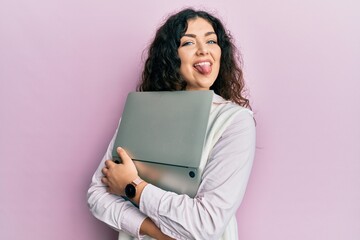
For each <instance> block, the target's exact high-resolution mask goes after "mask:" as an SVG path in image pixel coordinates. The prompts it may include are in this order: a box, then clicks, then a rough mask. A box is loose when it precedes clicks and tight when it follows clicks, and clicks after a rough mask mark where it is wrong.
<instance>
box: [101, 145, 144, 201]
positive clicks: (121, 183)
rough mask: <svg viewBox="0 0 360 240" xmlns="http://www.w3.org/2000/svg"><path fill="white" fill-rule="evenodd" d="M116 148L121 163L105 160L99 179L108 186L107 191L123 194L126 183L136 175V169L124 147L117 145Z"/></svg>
mask: <svg viewBox="0 0 360 240" xmlns="http://www.w3.org/2000/svg"><path fill="white" fill-rule="evenodd" d="M116 150H117V152H118V154H119V156H120V159H121V160H122V163H120V164H116V163H114V162H113V161H112V160H106V161H105V167H104V168H103V169H102V173H103V174H104V177H103V178H102V179H101V181H102V182H103V183H104V184H105V185H106V186H108V192H109V193H112V194H116V195H120V196H125V187H126V185H127V184H129V183H131V182H132V181H133V180H135V179H136V178H137V177H138V171H137V169H136V167H135V164H134V163H133V161H132V159H131V158H130V157H129V155H128V154H127V153H126V151H125V150H124V149H122V148H120V147H118V148H117V149H116Z"/></svg>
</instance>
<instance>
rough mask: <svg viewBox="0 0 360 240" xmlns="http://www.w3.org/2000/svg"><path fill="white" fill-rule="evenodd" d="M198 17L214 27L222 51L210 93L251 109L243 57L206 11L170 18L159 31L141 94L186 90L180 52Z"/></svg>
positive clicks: (143, 75)
mask: <svg viewBox="0 0 360 240" xmlns="http://www.w3.org/2000/svg"><path fill="white" fill-rule="evenodd" d="M198 17H200V18H203V19H205V20H207V21H208V22H209V23H210V24H211V25H212V27H213V28H214V30H215V33H216V35H217V38H218V45H219V46H220V48H221V62H220V71H219V75H218V77H217V78H216V80H215V82H214V84H213V85H212V86H211V87H210V89H211V90H214V92H215V93H216V94H219V95H220V96H222V97H223V98H224V99H226V100H231V101H233V102H235V103H237V104H239V105H240V106H243V107H247V108H251V107H250V104H249V100H248V99H247V98H246V97H244V94H245V82H244V78H243V72H242V69H241V67H242V62H241V59H240V54H239V52H238V50H237V48H236V47H235V45H234V44H233V42H232V38H231V35H230V33H229V32H227V31H226V29H225V27H224V25H223V24H222V23H221V21H220V20H219V19H218V18H216V17H214V16H212V15H210V14H209V13H207V12H205V11H196V10H194V9H191V8H187V9H184V10H182V11H180V12H178V13H176V14H174V15H172V16H170V17H169V18H168V19H167V21H166V22H165V23H164V24H163V25H162V26H161V27H160V28H159V29H158V30H157V32H156V35H155V39H154V41H153V42H152V44H151V45H150V47H149V50H148V57H147V60H146V61H145V67H144V71H143V73H142V81H141V83H140V85H139V87H138V91H176V90H185V88H186V82H185V81H184V80H183V78H182V76H181V75H180V65H181V61H180V58H179V56H178V48H179V46H180V39H181V37H182V36H184V34H185V32H186V30H187V27H188V25H187V24H188V20H191V19H195V18H198Z"/></svg>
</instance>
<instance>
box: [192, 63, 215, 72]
mask: <svg viewBox="0 0 360 240" xmlns="http://www.w3.org/2000/svg"><path fill="white" fill-rule="evenodd" d="M195 68H196V70H198V72H200V73H201V74H204V75H207V74H209V73H211V66H210V65H209V64H201V65H200V64H197V65H195Z"/></svg>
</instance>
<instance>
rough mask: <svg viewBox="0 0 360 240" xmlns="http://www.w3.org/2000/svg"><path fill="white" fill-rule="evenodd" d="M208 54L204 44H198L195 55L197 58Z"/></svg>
mask: <svg viewBox="0 0 360 240" xmlns="http://www.w3.org/2000/svg"><path fill="white" fill-rule="evenodd" d="M208 53H209V49H208V47H207V45H206V44H204V43H200V44H198V49H197V51H196V54H197V55H199V56H201V55H207V54H208Z"/></svg>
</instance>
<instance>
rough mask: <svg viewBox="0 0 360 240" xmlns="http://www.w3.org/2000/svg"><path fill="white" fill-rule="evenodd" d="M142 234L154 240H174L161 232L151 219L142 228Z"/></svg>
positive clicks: (144, 222) (146, 220) (145, 221)
mask: <svg viewBox="0 0 360 240" xmlns="http://www.w3.org/2000/svg"><path fill="white" fill-rule="evenodd" d="M140 234H142V235H148V236H150V237H152V238H155V239H158V240H172V239H173V238H171V237H169V236H167V235H165V234H164V233H162V232H161V231H160V229H159V228H158V227H157V226H156V225H155V223H154V222H153V221H151V219H150V218H146V219H145V220H144V221H143V223H142V224H141V226H140Z"/></svg>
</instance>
